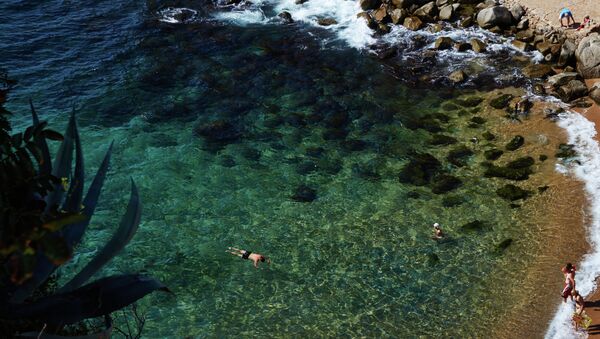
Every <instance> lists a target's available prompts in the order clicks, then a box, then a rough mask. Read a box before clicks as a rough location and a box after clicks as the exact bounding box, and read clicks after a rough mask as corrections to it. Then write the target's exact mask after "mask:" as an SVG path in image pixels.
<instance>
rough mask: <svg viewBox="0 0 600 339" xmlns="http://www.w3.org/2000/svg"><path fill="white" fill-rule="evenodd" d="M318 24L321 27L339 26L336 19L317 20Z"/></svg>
mask: <svg viewBox="0 0 600 339" xmlns="http://www.w3.org/2000/svg"><path fill="white" fill-rule="evenodd" d="M317 23H318V24H319V25H321V26H331V25H337V23H338V22H337V20H335V19H334V18H319V19H317Z"/></svg>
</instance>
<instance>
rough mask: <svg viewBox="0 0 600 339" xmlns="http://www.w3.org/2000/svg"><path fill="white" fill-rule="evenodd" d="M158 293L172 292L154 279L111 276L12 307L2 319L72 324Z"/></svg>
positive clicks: (4, 312)
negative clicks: (159, 291)
mask: <svg viewBox="0 0 600 339" xmlns="http://www.w3.org/2000/svg"><path fill="white" fill-rule="evenodd" d="M156 290H162V291H166V292H170V291H169V289H168V288H167V287H166V286H165V285H163V284H162V283H161V282H159V281H158V280H156V279H154V278H151V277H147V276H143V275H139V274H127V275H119V276H110V277H106V278H102V279H99V280H96V281H94V282H92V283H90V284H88V285H85V286H83V287H81V288H78V289H76V290H74V291H71V292H66V293H59V294H55V295H51V296H48V297H44V298H40V299H38V300H37V301H35V302H33V303H30V304H9V305H8V307H6V308H4V309H2V310H0V316H2V318H5V319H6V318H7V319H35V320H37V321H42V322H46V323H50V324H73V323H76V322H79V321H81V320H83V319H88V318H95V317H99V316H103V315H107V314H110V313H111V312H114V311H116V310H119V309H121V308H123V307H125V306H127V305H130V304H132V303H134V302H135V301H137V300H138V299H140V298H142V297H144V296H145V295H147V294H149V293H152V292H154V291H156Z"/></svg>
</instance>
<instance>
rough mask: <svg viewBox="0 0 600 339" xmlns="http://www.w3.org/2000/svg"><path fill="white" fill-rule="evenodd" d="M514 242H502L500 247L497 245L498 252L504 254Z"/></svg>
mask: <svg viewBox="0 0 600 339" xmlns="http://www.w3.org/2000/svg"><path fill="white" fill-rule="evenodd" d="M512 243H513V240H512V239H511V238H508V239H505V240H502V242H500V243H499V244H498V245H496V252H497V253H502V252H504V251H505V250H506V249H507V248H508V247H509V246H510V245H512Z"/></svg>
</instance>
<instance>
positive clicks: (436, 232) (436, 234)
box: [433, 222, 444, 239]
mask: <svg viewBox="0 0 600 339" xmlns="http://www.w3.org/2000/svg"><path fill="white" fill-rule="evenodd" d="M443 237H444V232H442V229H441V228H440V224H438V223H437V222H436V223H434V224H433V239H442V238H443Z"/></svg>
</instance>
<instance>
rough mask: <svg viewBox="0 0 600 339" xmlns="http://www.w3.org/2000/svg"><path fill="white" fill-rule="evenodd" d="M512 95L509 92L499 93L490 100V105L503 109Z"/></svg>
mask: <svg viewBox="0 0 600 339" xmlns="http://www.w3.org/2000/svg"><path fill="white" fill-rule="evenodd" d="M512 98H513V96H512V95H511V94H500V95H499V96H497V97H496V98H494V99H492V100H490V106H492V107H494V108H495V109H503V108H505V107H506V106H508V103H509V102H510V101H511V100H512Z"/></svg>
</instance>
